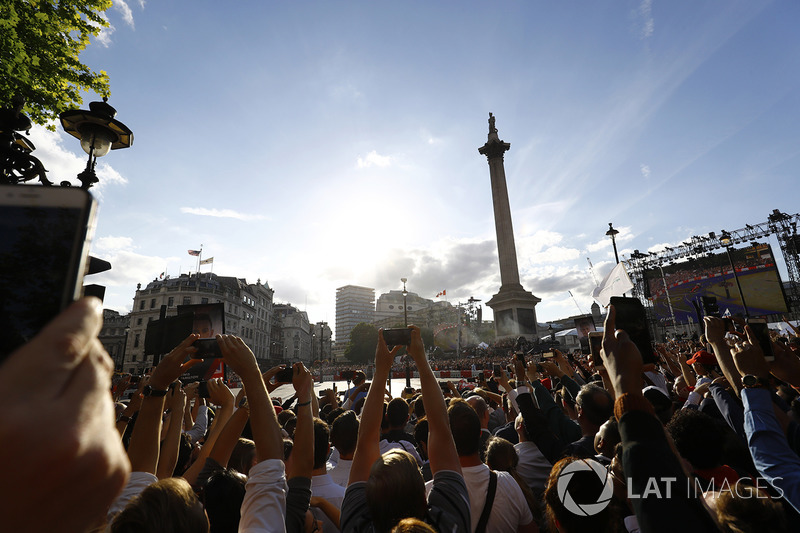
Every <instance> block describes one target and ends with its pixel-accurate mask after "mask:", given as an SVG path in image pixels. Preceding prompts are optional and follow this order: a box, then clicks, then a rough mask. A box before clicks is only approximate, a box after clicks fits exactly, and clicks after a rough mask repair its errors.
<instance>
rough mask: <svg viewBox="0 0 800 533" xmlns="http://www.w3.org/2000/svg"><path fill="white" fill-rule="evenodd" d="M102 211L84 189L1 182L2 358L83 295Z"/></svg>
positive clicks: (0, 339)
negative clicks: (91, 246)
mask: <svg viewBox="0 0 800 533" xmlns="http://www.w3.org/2000/svg"><path fill="white" fill-rule="evenodd" d="M96 211H97V204H96V202H95V200H94V199H93V198H92V196H91V195H90V194H89V193H88V192H87V191H85V190H83V189H78V188H74V187H36V186H32V185H0V212H2V213H3V215H2V217H0V236H2V237H0V323H2V324H3V334H2V335H0V362H2V361H3V360H4V359H5V358H6V357H7V356H8V355H9V354H11V352H13V351H14V350H16V349H17V348H19V347H20V346H22V345H23V344H25V343H26V342H28V341H29V340H31V339H32V338H33V337H34V336H35V335H36V334H37V333H39V331H40V330H41V329H42V328H43V327H44V326H45V325H46V324H47V323H48V322H50V320H52V319H53V318H54V317H55V316H56V315H58V313H59V312H61V311H62V310H63V309H64V308H66V307H67V306H68V305H69V304H70V303H72V302H73V301H75V300H77V299H78V298H80V296H81V293H82V286H83V277H84V275H85V273H86V268H87V265H88V263H89V260H88V258H89V245H90V243H91V240H92V236H93V235H94V227H95V216H96Z"/></svg>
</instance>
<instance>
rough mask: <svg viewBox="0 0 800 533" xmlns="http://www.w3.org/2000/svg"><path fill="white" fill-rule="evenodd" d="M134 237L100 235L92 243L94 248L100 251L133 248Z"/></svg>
mask: <svg viewBox="0 0 800 533" xmlns="http://www.w3.org/2000/svg"><path fill="white" fill-rule="evenodd" d="M132 248H133V239H131V238H130V237H100V238H99V239H95V240H94V242H93V243H92V249H94V250H97V251H99V252H106V251H118V250H131V249H132Z"/></svg>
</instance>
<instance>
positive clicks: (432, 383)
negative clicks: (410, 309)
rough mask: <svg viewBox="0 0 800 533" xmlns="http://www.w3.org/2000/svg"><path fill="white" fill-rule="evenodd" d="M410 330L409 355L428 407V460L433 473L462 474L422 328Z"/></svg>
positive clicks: (445, 407) (423, 398) (426, 408)
mask: <svg viewBox="0 0 800 533" xmlns="http://www.w3.org/2000/svg"><path fill="white" fill-rule="evenodd" d="M409 327H410V328H411V346H409V347H408V353H409V355H411V357H412V358H413V359H414V363H416V365H417V370H418V371H419V381H420V384H421V385H422V402H423V404H424V405H425V416H426V417H427V418H428V459H429V460H430V462H431V472H432V473H433V474H436V472H438V471H440V470H452V471H454V472H458V473H459V474H460V473H461V463H460V462H459V460H458V452H457V451H456V444H455V442H454V441H453V433H452V432H451V431H450V419H449V418H448V416H447V406H446V405H445V403H444V396H442V389H441V387H439V383H438V382H437V381H436V376H434V375H433V370H431V366H430V365H429V364H428V359H427V357H425V346H424V345H423V344H422V336H421V335H420V331H419V328H418V327H416V326H409Z"/></svg>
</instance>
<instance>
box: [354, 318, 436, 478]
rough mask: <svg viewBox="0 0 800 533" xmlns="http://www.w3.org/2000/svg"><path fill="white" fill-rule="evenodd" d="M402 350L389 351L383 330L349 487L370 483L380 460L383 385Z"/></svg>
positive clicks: (376, 351) (398, 347) (380, 332)
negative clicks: (354, 484)
mask: <svg viewBox="0 0 800 533" xmlns="http://www.w3.org/2000/svg"><path fill="white" fill-rule="evenodd" d="M417 335H419V332H417ZM412 339H413V334H412ZM412 342H413V340H412ZM420 342H422V341H420ZM400 348H401V347H400V346H395V347H394V349H392V351H389V348H388V347H387V346H386V341H384V340H383V330H380V331H379V332H378V346H377V347H376V348H375V375H374V376H373V378H372V383H373V385H372V386H371V387H370V388H369V392H368V393H367V399H366V400H365V401H364V407H363V408H362V410H361V424H360V425H359V427H358V442H357V444H356V451H355V454H354V455H353V464H352V466H351V467H350V479H349V481H348V485H349V484H352V483H355V482H357V481H366V480H367V479H369V471H370V468H372V463H374V462H375V461H376V460H377V459H378V457H379V456H380V453H381V452H380V446H379V441H380V438H381V419H382V418H383V393H384V389H383V384H384V383H386V379H387V378H388V377H389V370H390V369H391V368H392V360H393V359H394V355H395V354H396V353H397V352H398V351H399V350H400ZM431 377H433V374H431ZM433 379H434V384H435V385H436V389H438V390H439V396H441V395H442V392H441V389H439V384H438V383H436V379H435V378H433ZM442 401H444V400H442ZM427 408H428V405H427V404H426V405H425V409H426V411H427Z"/></svg>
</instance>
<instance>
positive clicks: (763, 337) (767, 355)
mask: <svg viewBox="0 0 800 533" xmlns="http://www.w3.org/2000/svg"><path fill="white" fill-rule="evenodd" d="M747 325H748V326H750V329H751V330H752V332H753V334H754V335H755V336H756V339H757V340H758V345H759V346H761V351H762V352H764V360H765V361H769V362H772V361H774V360H775V353H773V351H772V341H771V340H770V338H769V328H768V326H767V321H766V320H764V319H763V318H748V319H747Z"/></svg>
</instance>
